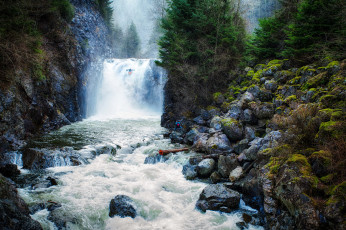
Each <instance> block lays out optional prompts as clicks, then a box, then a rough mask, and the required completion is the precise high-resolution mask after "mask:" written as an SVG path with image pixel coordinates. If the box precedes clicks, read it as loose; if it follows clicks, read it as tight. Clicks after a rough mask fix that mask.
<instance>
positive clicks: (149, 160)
mask: <svg viewBox="0 0 346 230" xmlns="http://www.w3.org/2000/svg"><path fill="white" fill-rule="evenodd" d="M167 157H168V156H167ZM167 157H166V156H161V155H160V154H158V153H155V154H152V155H149V156H147V157H146V158H145V160H144V164H156V163H158V162H163V161H166V160H167Z"/></svg>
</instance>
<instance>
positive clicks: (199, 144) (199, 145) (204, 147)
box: [192, 133, 210, 152]
mask: <svg viewBox="0 0 346 230" xmlns="http://www.w3.org/2000/svg"><path fill="white" fill-rule="evenodd" d="M209 137H210V135H209V134H207V133H199V134H198V135H197V136H196V137H195V140H194V142H193V145H192V148H193V149H194V150H196V151H200V152H207V151H208V144H207V141H208V139H209Z"/></svg>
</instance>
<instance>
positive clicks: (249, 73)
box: [246, 70, 255, 78]
mask: <svg viewBox="0 0 346 230" xmlns="http://www.w3.org/2000/svg"><path fill="white" fill-rule="evenodd" d="M254 74H255V71H253V70H250V71H249V72H247V74H246V76H247V77H251V78H252V76H253V75H254Z"/></svg>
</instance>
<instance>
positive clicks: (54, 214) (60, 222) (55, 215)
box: [47, 208, 77, 229]
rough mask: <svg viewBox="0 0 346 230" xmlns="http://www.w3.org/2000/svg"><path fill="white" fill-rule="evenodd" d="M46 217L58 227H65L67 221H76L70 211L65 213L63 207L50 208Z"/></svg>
mask: <svg viewBox="0 0 346 230" xmlns="http://www.w3.org/2000/svg"><path fill="white" fill-rule="evenodd" d="M47 219H48V220H49V221H51V222H53V223H54V224H55V226H56V227H57V228H58V229H66V228H67V227H68V226H67V224H68V223H77V220H76V218H74V217H73V216H71V214H70V213H66V212H65V211H64V209H63V208H56V209H54V210H52V211H51V212H50V213H49V215H48V218H47Z"/></svg>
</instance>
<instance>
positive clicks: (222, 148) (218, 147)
mask: <svg viewBox="0 0 346 230" xmlns="http://www.w3.org/2000/svg"><path fill="white" fill-rule="evenodd" d="M207 145H208V152H209V153H217V152H228V153H230V152H232V150H233V149H232V147H231V143H230V142H229V140H228V138H227V136H226V135H225V134H223V133H220V132H217V133H215V134H214V135H213V136H212V137H210V138H209V139H208V141H207Z"/></svg>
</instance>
